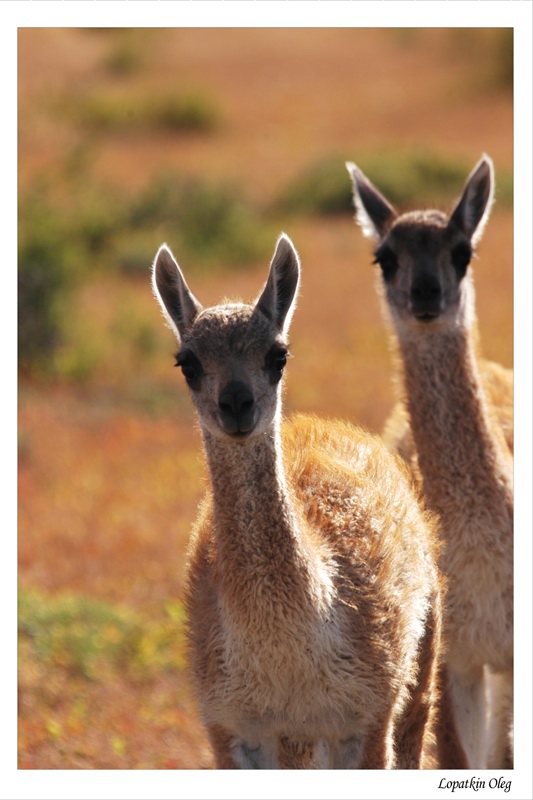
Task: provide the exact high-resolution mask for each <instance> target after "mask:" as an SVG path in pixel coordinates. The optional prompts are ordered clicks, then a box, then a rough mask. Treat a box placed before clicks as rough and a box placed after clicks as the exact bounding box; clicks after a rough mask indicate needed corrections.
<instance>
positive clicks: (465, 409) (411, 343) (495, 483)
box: [399, 313, 512, 514]
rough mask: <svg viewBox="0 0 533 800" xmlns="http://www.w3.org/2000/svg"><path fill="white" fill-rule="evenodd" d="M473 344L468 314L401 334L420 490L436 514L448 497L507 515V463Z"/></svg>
mask: <svg viewBox="0 0 533 800" xmlns="http://www.w3.org/2000/svg"><path fill="white" fill-rule="evenodd" d="M430 324H432V323H430ZM476 340H477V336H476V321H475V318H474V317H473V315H472V314H471V313H468V314H465V315H464V317H463V319H462V320H460V321H459V323H458V324H456V325H454V326H444V325H442V324H441V325H440V326H439V327H435V328H429V327H428V328H427V330H423V331H422V332H420V331H418V332H415V331H412V333H407V332H405V331H404V332H403V334H402V335H400V336H399V345H400V352H401V357H402V361H403V370H404V384H405V393H406V404H407V408H408V411H409V415H410V418H411V428H412V432H413V436H414V440H415V443H416V448H417V452H418V459H419V466H420V471H421V474H422V477H423V482H424V491H425V493H426V496H427V498H428V500H429V502H430V505H431V507H432V508H433V509H434V510H436V511H438V512H439V513H441V514H443V513H445V508H446V509H449V507H450V503H451V502H452V501H451V499H450V497H451V495H452V496H453V504H454V505H455V504H461V503H467V504H472V503H474V505H476V504H479V503H485V504H486V503H488V504H489V506H493V507H494V508H501V507H502V504H503V505H504V506H505V507H506V508H511V509H512V459H511V456H510V453H509V451H508V449H507V446H506V444H505V442H504V439H503V434H502V432H501V430H500V428H499V426H498V424H497V423H496V422H495V420H494V419H493V415H492V411H491V409H490V407H489V404H488V402H487V398H486V395H485V392H484V389H483V385H482V381H481V377H480V372H479V366H478V359H477V354H476ZM452 485H453V487H457V486H460V487H461V490H460V491H457V489H455V491H453V489H451V488H450V487H451V486H452ZM511 513H512V512H511Z"/></svg>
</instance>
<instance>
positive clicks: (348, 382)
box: [19, 29, 513, 769]
mask: <svg viewBox="0 0 533 800" xmlns="http://www.w3.org/2000/svg"><path fill="white" fill-rule="evenodd" d="M119 36H120V32H118V33H117V34H116V37H119ZM472 36H473V37H474V39H475V44H476V48H474V50H471V51H469V50H468V49H467V48H466V49H465V48H464V46H462V44H461V42H458V41H457V40H455V39H454V35H453V32H452V31H447V30H446V29H434V30H428V31H412V32H405V36H403V37H402V36H400V35H398V32H396V33H395V32H394V31H387V30H368V31H357V30H355V31H354V30H349V29H339V30H337V29H331V30H327V31H323V30H313V29H306V30H291V29H272V30H266V29H265V30H262V29H257V30H253V31H247V32H244V33H243V32H242V31H239V30H236V29H235V30H233V29H227V30H222V29H219V30H217V29H212V30H164V31H157V30H152V31H150V32H148V33H147V34H146V37H145V38H144V39H143V40H142V46H143V48H144V50H143V54H142V58H141V57H140V56H139V53H138V48H139V47H140V46H141V45H140V43H139V41H138V40H136V39H135V37H133V38H132V39H131V40H128V42H127V46H126V45H125V44H124V41H122V43H120V42H119V39H118V38H115V39H114V38H113V35H112V33H111V32H107V33H104V32H100V33H98V32H96V31H88V30H86V31H83V30H74V29H61V30H60V29H48V30H39V29H25V30H21V32H20V40H19V45H20V46H19V60H20V162H19V163H20V168H19V171H20V185H21V187H25V186H27V185H29V184H30V183H31V182H32V181H34V180H35V178H36V177H37V176H38V175H39V174H40V173H41V172H42V171H43V170H46V171H48V172H50V171H52V173H53V171H54V170H56V171H60V168H61V165H62V163H63V160H64V158H65V153H69V152H71V151H72V149H73V148H74V149H75V148H80V147H81V148H86V149H87V152H88V153H89V154H90V158H89V167H88V171H87V175H88V178H90V179H91V180H95V181H100V182H102V181H104V182H108V183H109V184H110V185H113V186H115V187H117V188H118V189H121V190H124V191H129V190H133V189H137V188H139V187H142V186H144V185H146V184H147V182H148V181H149V180H150V179H151V177H152V176H153V175H154V174H156V173H157V172H158V171H160V170H164V171H167V170H171V169H173V170H177V171H179V172H181V173H185V174H189V175H198V176H204V175H208V176H209V177H211V178H213V179H224V180H227V179H237V180H238V181H239V182H241V183H242V185H243V186H246V188H247V193H248V194H249V196H250V197H251V198H253V200H254V202H256V203H257V204H258V205H259V206H261V205H262V206H263V207H264V208H266V207H268V205H269V203H271V202H272V200H273V199H274V198H275V197H276V196H278V195H279V193H280V190H281V189H282V188H283V187H284V186H286V185H287V184H288V183H289V182H290V180H292V179H293V178H294V177H295V176H297V175H298V174H300V172H301V171H302V170H303V169H304V168H305V167H307V166H308V165H309V164H312V163H314V162H316V161H318V160H320V159H321V158H322V157H323V156H324V155H328V154H330V153H337V152H339V153H340V152H343V153H346V154H347V156H348V157H350V158H353V159H354V160H357V159H358V157H359V155H358V154H359V153H360V152H371V151H372V149H373V148H378V147H391V146H394V145H398V146H400V145H406V146H407V145H408V146H414V147H417V146H420V145H422V144H425V145H430V146H431V147H432V148H433V149H434V150H435V151H438V152H441V153H446V154H449V155H450V157H455V156H457V157H460V158H461V159H466V161H467V162H468V163H471V164H472V165H473V164H474V162H475V161H476V160H477V158H478V157H479V155H480V154H481V152H482V151H486V152H488V153H489V154H490V155H491V156H492V157H493V158H494V160H495V164H496V174H497V175H498V170H502V171H503V170H510V169H512V101H511V96H510V93H509V92H508V91H505V90H501V89H500V88H495V87H492V88H487V80H488V77H487V75H488V73H487V74H483V75H482V74H481V73H480V66H479V65H480V64H489V63H492V62H491V55H490V54H491V53H493V50H492V49H491V48H493V47H494V42H493V40H492V39H491V38H490V36H489V35H488V34H487V32H481V31H480V32H478V33H477V34H476V32H475V31H473V32H472ZM120 48H122V49H120ZM136 48H137V50H136ZM125 51H126V56H125V55H124V52H125ZM469 52H470V53H473V54H474V55H475V56H476V58H475V59H474V55H472V54H471V55H469ZM480 53H481V54H484V56H485V58H482V59H480V58H479V55H480ZM124 59H125V61H124ZM117 63H118V64H122V65H123V64H124V63H126V66H125V67H124V66H120V67H119V68H117V66H116V65H117ZM487 69H488V67H487ZM489 77H490V76H489ZM124 82H125V83H126V84H127V86H128V92H131V91H132V90H133V89H134V88H137V89H138V90H139V91H142V93H143V95H146V93H147V92H150V90H151V89H152V88H154V87H157V88H158V90H159V91H166V90H170V89H171V88H173V87H174V84H178V86H177V88H178V89H180V90H181V89H184V90H187V91H188V90H190V89H191V88H192V89H194V90H195V91H196V90H197V91H198V92H205V93H206V94H207V96H208V97H212V98H213V100H214V102H215V106H216V108H217V109H220V120H219V124H217V127H216V130H215V131H214V132H212V133H205V132H203V133H201V134H193V133H191V132H190V131H189V132H185V133H183V134H180V133H176V132H174V133H169V132H168V131H164V130H163V131H162V130H160V129H159V130H156V131H154V132H153V134H149V133H147V132H146V131H143V132H142V133H140V132H139V131H131V132H127V131H126V132H124V131H123V130H121V131H118V132H114V133H112V134H109V135H105V136H102V135H99V136H97V137H94V138H91V139H87V138H86V132H85V131H84V130H83V129H80V128H79V127H77V126H74V125H73V124H72V122H71V121H69V120H68V119H66V118H64V117H55V116H54V114H53V113H51V111H50V109H51V107H52V106H51V105H50V102H49V98H50V97H51V96H53V97H55V98H57V97H62V98H63V99H64V98H65V97H68V94H69V92H70V93H71V92H73V91H76V93H78V94H80V95H83V94H84V93H85V92H86V93H88V94H90V95H91V96H94V93H95V92H98V90H99V88H100V87H108V88H109V90H110V91H112V92H113V93H115V92H120V87H121V85H123V84H124ZM174 88H175V87H174ZM494 119H497V120H498V124H497V125H494V124H493V120H494ZM465 177H466V176H465ZM347 181H348V176H347ZM459 190H460V187H458V191H459ZM268 224H269V225H271V224H272V221H271V220H269V222H268ZM282 228H283V229H285V230H286V232H287V233H288V234H289V235H290V236H291V238H292V239H293V241H294V243H295V245H296V247H297V248H298V250H299V252H300V255H301V258H302V265H303V284H302V294H301V298H300V302H299V307H298V309H297V312H296V315H295V318H294V321H293V326H292V331H291V339H292V341H291V350H292V353H293V355H294V359H293V360H291V362H290V364H289V367H288V371H287V388H286V408H287V410H288V411H289V412H290V411H292V410H296V409H298V410H302V411H314V412H317V413H319V414H321V415H328V416H338V417H346V418H348V419H351V420H353V421H356V422H358V423H359V424H363V425H366V426H368V427H370V428H372V429H373V430H377V431H379V430H380V429H381V427H382V425H383V422H384V419H385V417H386V415H387V413H388V411H389V409H390V408H391V405H392V401H393V394H392V383H391V374H392V368H391V360H390V356H389V352H388V340H387V333H386V330H385V328H384V325H383V322H382V320H381V316H380V312H379V305H378V301H377V297H376V294H375V291H374V285H373V284H374V277H373V268H372V267H371V266H370V260H371V258H370V245H369V243H368V242H366V241H365V240H363V239H362V237H361V235H360V233H359V231H358V230H357V229H356V228H355V226H354V223H353V221H352V219H351V217H350V215H346V216H339V217H335V218H324V217H304V216H293V217H287V218H284V219H280V220H279V229H282ZM512 234H513V230H512V213H511V211H510V210H506V209H505V208H498V206H496V208H495V210H494V213H493V216H492V219H491V221H490V223H489V225H488V228H487V231H486V234H485V237H484V240H483V242H482V243H481V246H480V260H479V262H478V263H477V264H476V268H475V269H476V284H477V291H478V307H479V315H480V320H481V332H482V341H483V343H484V351H485V354H486V355H487V356H488V357H489V358H494V359H496V360H499V361H501V362H502V363H503V364H504V365H506V366H511V365H512V269H513V260H512V241H513V239H512ZM169 244H170V245H171V246H172V244H173V243H172V241H169ZM273 245H274V241H272V247H273ZM176 255H177V257H178V259H180V253H179V252H176ZM267 262H268V257H267V258H266V260H265V263H257V264H256V265H255V266H251V267H250V269H249V270H245V271H243V270H242V269H239V270H236V271H231V270H227V271H226V272H224V273H199V274H198V275H196V276H194V277H193V278H191V281H190V283H191V286H192V289H193V291H194V292H195V293H196V294H197V295H198V297H199V298H200V299H201V300H202V302H203V303H204V304H210V303H213V302H216V301H217V300H218V299H220V298H221V297H222V296H224V295H227V294H230V295H237V296H242V297H243V298H245V299H250V298H252V297H254V296H255V295H256V293H257V291H258V290H259V288H260V286H261V284H262V282H263V281H264V280H265V277H266V270H267ZM182 266H183V268H184V270H185V272H186V273H187V268H188V266H189V265H188V264H187V263H183V265H182ZM76 304H77V305H76V308H75V313H74V315H73V320H72V331H71V334H72V335H71V344H70V348H71V349H70V350H68V349H67V350H66V351H65V352H63V353H62V354H61V357H62V358H63V359H66V361H67V362H68V359H69V358H72V357H73V353H74V350H75V351H76V353H77V356H76V357H77V358H78V362H77V363H78V366H79V363H80V362H79V359H80V355H79V353H80V351H83V357H84V358H85V359H86V362H87V364H89V365H90V369H89V368H88V369H87V371H86V374H81V373H80V371H79V369H78V373H76V371H75V370H74V371H71V375H76V374H77V376H78V379H79V380H78V383H73V382H72V380H71V381H65V380H63V381H59V382H57V383H55V384H53V385H52V384H42V383H32V384H27V383H22V384H21V392H20V406H19V408H20V416H19V440H20V460H19V489H20V492H19V498H20V508H19V558H20V565H19V570H20V571H19V575H20V587H21V589H22V590H24V591H35V590H38V591H39V592H41V601H40V602H41V604H43V605H44V606H49V607H50V609H53V608H54V607H55V606H54V604H56V603H58V602H60V601H61V598H62V597H63V596H64V595H65V594H66V593H67V594H70V595H72V594H74V595H75V596H76V597H78V598H82V599H83V598H86V599H87V601H89V600H90V601H91V602H94V601H99V602H102V603H104V604H106V606H107V607H108V608H109V609H110V613H115V612H116V613H118V612H117V611H116V610H117V609H126V610H127V611H128V613H131V614H134V615H137V616H136V617H135V619H136V620H137V622H136V624H138V625H140V627H141V632H143V631H144V634H143V635H148V633H149V631H150V630H151V629H152V628H153V627H154V626H155V627H156V628H157V629H158V630H160V629H161V626H163V628H164V629H165V631H167V632H168V631H169V630H172V625H175V631H176V641H179V642H182V638H180V637H182V621H181V619H179V618H176V619H173V618H172V616H171V617H169V616H168V608H169V606H168V603H169V602H171V603H172V602H178V603H179V600H180V597H181V591H182V575H183V561H184V551H185V547H186V542H187V537H188V531H189V528H190V525H191V522H192V520H193V519H194V515H195V510H196V504H197V501H198V498H199V497H200V495H201V492H202V487H203V479H204V478H203V474H204V473H203V465H202V461H201V457H200V438H199V435H198V432H197V430H196V429H195V427H194V421H193V418H192V410H191V408H190V404H189V401H188V398H187V394H186V389H185V387H184V385H183V384H182V382H181V380H180V375H179V374H178V373H177V371H176V370H173V369H172V363H173V362H172V352H173V349H174V342H173V340H172V336H171V334H170V332H169V331H168V330H167V331H165V330H164V328H163V326H162V322H161V318H160V314H159V312H158V310H157V308H156V305H155V303H154V301H153V299H152V297H151V295H150V289H149V284H148V275H146V278H142V279H139V278H133V277H132V278H128V279H127V278H125V277H117V275H116V273H114V274H105V272H103V271H102V270H99V271H98V272H95V273H94V274H93V273H92V272H91V268H90V265H89V264H88V265H87V274H86V275H85V276H84V280H83V281H82V282H81V285H80V288H79V293H78V295H77V298H76ZM64 371H65V374H68V373H69V370H68V369H67V368H65V370H64ZM82 378H83V382H81V379H82ZM28 613H30V616H31V613H33V612H31V610H30V612H28ZM110 631H112V629H110ZM58 636H59V633H58ZM110 636H111V639H109V641H108V640H106V637H105V635H104V636H103V637H102V659H103V660H102V661H101V662H99V663H101V665H102V666H101V674H100V673H99V674H97V675H96V676H93V677H91V678H88V677H87V676H86V675H84V674H83V673H82V674H78V673H76V672H74V673H73V672H72V669H71V662H70V661H69V659H68V657H67V656H68V652H66V655H65V659H63V661H62V660H61V659H59V660H58V659H57V658H56V657H51V656H50V657H43V656H42V654H39V651H38V650H37V649H36V647H37V643H38V638H36V637H34V638H32V637H31V636H29V637H25V636H21V648H22V649H21V660H20V666H19V675H20V685H21V694H20V727H19V759H20V766H21V767H22V768H25V769H26V768H28V769H31V768H34V769H46V768H62V769H72V768H74V769H76V768H154V769H159V768H180V769H181V768H198V767H200V766H208V765H209V755H208V753H207V750H206V747H205V742H204V739H203V736H202V732H201V729H200V727H199V723H198V718H197V715H196V711H195V705H194V702H193V700H192V698H191V695H190V688H189V685H188V682H187V678H186V672H185V671H184V669H183V664H182V660H180V659H182V656H183V652H182V651H183V648H182V645H180V648H181V649H180V653H179V658H178V657H177V656H176V659H177V660H176V659H175V660H174V661H172V663H170V664H169V662H167V661H165V662H164V663H160V661H158V659H157V657H156V655H154V657H153V663H151V666H150V668H149V669H148V667H147V668H146V671H145V672H144V673H143V674H142V675H141V677H139V675H138V674H129V673H128V672H127V671H126V672H124V670H121V669H120V667H119V666H117V664H116V663H115V662H114V661H113V659H112V657H111V652H112V650H111V645H112V639H113V634H112V632H111V633H110ZM106 641H108V645H106ZM148 641H151V639H150V637H149V636H148ZM165 646H166V645H165ZM165 652H166V651H165ZM56 655H57V654H56ZM174 655H176V654H174ZM149 662H150V659H149V657H148V656H147V661H146V663H147V664H148V663H149ZM69 665H70V666H69Z"/></svg>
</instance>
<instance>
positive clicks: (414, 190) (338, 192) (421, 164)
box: [276, 148, 512, 214]
mask: <svg viewBox="0 0 533 800" xmlns="http://www.w3.org/2000/svg"><path fill="white" fill-rule="evenodd" d="M346 160H355V162H356V163H357V165H358V166H359V167H360V168H361V169H362V170H363V172H365V174H366V175H368V177H369V178H370V180H371V181H372V182H373V183H374V184H375V185H376V186H377V187H378V189H380V191H382V192H383V194H384V195H385V196H386V197H387V198H388V199H389V200H390V201H391V202H392V203H394V204H395V205H397V206H398V207H399V208H402V207H411V208H412V207H414V206H420V205H436V206H441V207H444V208H445V207H447V206H449V204H450V203H451V202H453V200H454V199H455V198H456V197H458V196H459V194H460V192H461V189H462V186H463V184H464V182H465V180H466V177H467V175H468V174H469V172H470V170H471V169H472V167H473V166H474V164H473V163H469V162H467V161H466V160H462V159H453V158H446V157H444V156H442V155H440V154H439V153H433V152H431V151H429V150H424V149H421V148H420V149H416V150H415V149H405V150H398V149H395V150H394V151H390V150H383V151H382V152H375V153H371V154H368V153H366V154H365V153H362V154H361V155H360V156H358V154H357V153H353V154H352V155H351V157H349V158H348V159H347V158H346V157H343V156H341V155H338V156H328V157H327V158H326V159H324V160H322V161H320V162H318V163H317V164H313V165H311V166H310V167H308V168H307V169H306V170H304V171H303V172H302V174H301V175H300V176H299V177H297V178H296V180H295V181H294V182H293V183H292V184H291V185H290V186H289V187H288V188H287V189H286V190H285V191H284V192H283V193H282V194H281V196H280V197H279V199H278V201H277V203H276V211H277V212H278V213H280V212H288V213H300V214H302V213H303V214H340V213H342V214H344V213H351V212H353V203H352V188H351V181H350V178H349V175H348V173H347V171H346V168H345V161H346ZM496 183H497V197H498V201H499V202H500V203H501V204H502V205H506V206H508V205H510V204H512V175H511V174H510V173H507V172H503V173H499V174H497V176H496Z"/></svg>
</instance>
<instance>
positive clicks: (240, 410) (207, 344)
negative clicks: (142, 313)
mask: <svg viewBox="0 0 533 800" xmlns="http://www.w3.org/2000/svg"><path fill="white" fill-rule="evenodd" d="M299 276H300V266H299V260H298V255H297V253H296V250H295V249H294V247H293V245H292V243H291V241H290V239H289V238H288V237H287V236H285V235H284V234H282V235H281V236H280V238H279V239H278V242H277V246H276V250H275V253H274V257H273V259H272V262H271V265H270V272H269V276H268V280H267V283H266V285H265V288H264V290H263V292H262V293H261V295H260V297H259V298H258V300H257V301H256V302H255V303H254V304H252V305H246V304H244V303H228V304H225V305H219V306H213V307H211V308H206V309H204V308H203V306H202V305H201V304H200V303H199V301H198V300H197V299H196V297H195V296H194V295H193V294H192V292H191V291H190V289H189V287H188V286H187V283H186V281H185V278H184V276H183V273H182V272H181V270H180V268H179V266H178V264H177V262H176V261H175V259H174V257H173V255H172V253H171V252H170V250H169V249H168V247H167V246H166V245H162V246H161V247H160V248H159V251H158V253H157V255H156V258H155V261H154V268H153V287H154V292H155V295H156V298H157V299H158V301H159V303H160V304H161V307H162V309H163V312H164V314H165V316H166V317H167V320H168V322H169V323H170V326H171V327H172V329H173V330H174V332H175V334H176V337H177V339H178V341H179V343H180V349H179V351H178V353H177V357H176V364H177V366H179V367H181V371H182V373H183V375H184V377H185V380H186V381H187V384H188V386H189V388H190V390H191V396H192V400H193V403H194V405H195V407H196V410H197V412H198V416H199V419H200V424H201V425H202V427H203V428H204V429H205V430H207V431H209V432H210V433H211V434H212V435H214V436H216V437H224V438H227V437H229V438H232V439H234V440H243V439H248V438H250V437H253V436H257V435H258V434H260V433H263V432H265V431H266V430H267V429H268V428H269V427H270V426H271V425H272V423H273V421H274V419H275V418H276V415H277V414H278V413H279V410H280V383H281V378H282V375H283V370H284V367H285V364H286V361H287V357H288V355H289V349H288V341H287V329H288V326H289V322H290V318H291V315H292V311H293V310H294V304H295V297H296V293H297V289H298V283H299Z"/></svg>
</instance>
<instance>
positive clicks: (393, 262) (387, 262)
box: [373, 247, 398, 281]
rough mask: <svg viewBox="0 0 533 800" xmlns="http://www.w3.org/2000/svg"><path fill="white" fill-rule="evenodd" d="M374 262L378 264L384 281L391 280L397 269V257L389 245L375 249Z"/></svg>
mask: <svg viewBox="0 0 533 800" xmlns="http://www.w3.org/2000/svg"><path fill="white" fill-rule="evenodd" d="M373 263H374V264H379V266H380V267H381V272H382V273H383V278H384V279H385V280H386V281H391V280H392V279H393V278H394V276H395V275H396V272H397V270H398V259H397V258H396V254H395V253H394V251H393V250H391V249H390V247H380V248H379V250H377V251H376V256H375V258H374V261H373Z"/></svg>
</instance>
